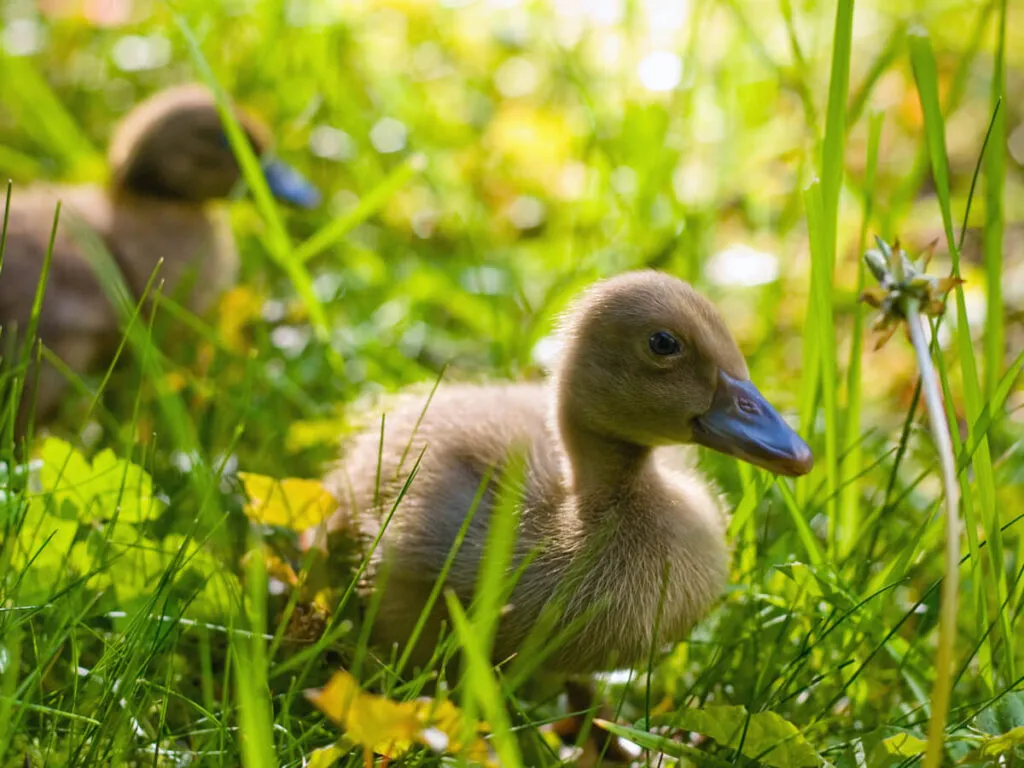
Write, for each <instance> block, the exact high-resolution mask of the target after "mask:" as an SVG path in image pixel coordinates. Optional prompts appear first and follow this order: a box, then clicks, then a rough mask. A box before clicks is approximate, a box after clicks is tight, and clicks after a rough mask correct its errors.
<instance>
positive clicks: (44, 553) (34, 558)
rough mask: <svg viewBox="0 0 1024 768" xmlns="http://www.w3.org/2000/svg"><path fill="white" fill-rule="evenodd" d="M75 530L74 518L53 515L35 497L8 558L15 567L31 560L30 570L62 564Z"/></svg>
mask: <svg viewBox="0 0 1024 768" xmlns="http://www.w3.org/2000/svg"><path fill="white" fill-rule="evenodd" d="M77 532H78V522H77V521H73V520H64V519H62V518H60V517H56V516H54V515H52V514H49V512H48V511H47V509H46V505H45V504H44V503H43V502H42V501H40V500H39V499H32V500H31V501H30V502H29V504H28V508H27V509H26V510H25V516H24V517H23V518H22V521H21V527H20V529H19V531H18V549H17V550H16V552H15V556H14V558H13V560H12V562H13V564H14V565H15V567H25V566H27V565H28V564H29V563H30V562H31V564H32V565H31V567H32V570H36V569H43V568H57V569H58V570H63V568H62V566H63V564H64V561H65V560H66V559H67V556H68V553H69V552H70V551H71V544H72V542H74V540H75V534H76V533H77Z"/></svg>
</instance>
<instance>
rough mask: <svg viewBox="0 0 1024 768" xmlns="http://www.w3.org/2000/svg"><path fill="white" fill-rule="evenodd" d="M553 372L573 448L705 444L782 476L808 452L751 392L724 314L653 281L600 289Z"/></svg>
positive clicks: (661, 278) (673, 282) (569, 321)
mask: <svg viewBox="0 0 1024 768" xmlns="http://www.w3.org/2000/svg"><path fill="white" fill-rule="evenodd" d="M562 349H563V357H562V359H561V360H560V362H559V364H558V367H557V369H556V372H555V377H556V382H557V385H556V390H555V391H556V397H557V404H556V409H557V414H558V420H559V426H560V428H561V432H562V434H563V438H564V439H566V441H567V443H568V445H567V447H568V448H569V451H570V453H571V452H572V451H573V443H574V442H578V441H581V440H582V441H590V440H592V438H595V437H596V438H601V439H603V440H604V441H613V442H616V443H619V444H623V445H632V446H639V447H642V448H654V447H657V446H661V445H671V444H680V443H698V444H701V445H704V446H707V447H709V448H712V449H714V450H716V451H720V452H722V453H726V454H729V455H732V456H736V457H737V458H740V459H742V460H744V461H747V462H749V463H751V464H755V465H757V466H760V467H764V468H765V469H768V470H770V471H772V472H775V473H778V474H783V475H802V474H805V473H807V472H809V471H810V469H811V467H812V466H813V462H814V458H813V456H812V454H811V450H810V448H809V447H808V446H807V444H806V443H805V442H804V441H803V440H802V439H801V438H800V436H799V435H797V434H796V432H794V431H793V430H792V429H791V428H790V427H789V425H788V424H786V422H785V421H784V420H783V419H782V417H781V416H780V415H779V414H778V413H777V412H776V411H775V409H774V408H772V406H771V405H770V404H769V403H768V401H767V400H765V398H764V397H763V396H762V395H761V393H760V392H759V391H758V390H757V388H756V387H755V386H754V385H753V384H752V383H751V381H750V375H749V372H748V371H747V364H746V361H745V360H744V359H743V354H742V353H741V352H740V350H739V348H738V347H737V345H736V342H735V340H734V339H733V337H732V334H731V333H729V330H728V328H727V327H726V325H725V321H724V320H723V319H722V316H721V315H720V314H719V312H718V310H716V309H715V307H714V306H713V305H712V304H711V302H710V301H708V300H707V299H706V298H704V297H703V296H702V295H701V294H699V293H697V292H696V291H695V290H694V289H693V288H692V287H690V285H689V284H687V283H685V282H683V281H682V280H679V279H677V278H675V277H672V276H670V275H666V274H664V273H660V272H654V271H642V272H629V273H626V274H623V275H620V276H618V277H615V278H612V279H610V280H605V281H603V282H600V283H598V284H597V285H595V286H594V287H593V288H591V289H590V290H588V291H587V292H586V293H585V294H584V295H583V296H582V297H581V299H580V300H579V301H578V302H577V303H576V305H575V306H574V307H573V309H572V310H571V311H570V312H569V314H568V315H567V316H566V318H565V321H564V323H563V327H562Z"/></svg>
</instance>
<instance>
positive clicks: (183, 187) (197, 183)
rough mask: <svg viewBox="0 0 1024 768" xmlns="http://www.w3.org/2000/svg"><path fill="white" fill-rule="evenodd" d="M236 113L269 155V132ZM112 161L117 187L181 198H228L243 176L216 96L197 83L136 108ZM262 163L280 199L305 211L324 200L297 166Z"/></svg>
mask: <svg viewBox="0 0 1024 768" xmlns="http://www.w3.org/2000/svg"><path fill="white" fill-rule="evenodd" d="M235 114H236V117H237V118H238V121H239V123H240V125H241V127H242V130H243V131H244V133H245V135H246V138H247V139H248V140H249V143H250V144H251V145H252V148H253V151H254V152H255V153H256V155H257V157H260V158H264V156H265V155H266V154H267V151H268V149H269V147H270V144H271V135H270V131H269V130H268V129H267V128H266V126H264V125H263V124H262V123H261V122H259V121H258V120H257V119H256V118H254V117H253V116H251V115H249V114H246V113H244V112H242V111H241V110H236V112H235ZM109 161H110V167H111V174H112V180H113V183H114V186H115V188H118V189H121V190H124V191H126V192H129V193H132V194H137V195H142V196H146V197H157V198H164V199H168V200H177V201H182V202H192V203H201V202H204V201H206V200H213V199H217V198H225V197H228V196H229V194H230V193H231V191H232V190H233V189H234V187H235V185H236V184H238V181H239V179H241V176H242V174H241V169H240V168H239V165H238V161H237V159H236V158H235V154H234V152H233V151H232V149H231V145H230V143H229V142H228V139H227V134H226V133H225V131H224V126H223V123H222V122H221V118H220V114H219V112H218V111H217V106H216V103H215V101H214V98H213V94H212V93H210V91H209V90H207V89H206V88H204V87H202V86H199V85H184V86H178V87H174V88H168V89H166V90H164V91H161V92H159V93H157V94H155V95H154V96H152V97H150V98H149V99H147V100H146V101H144V102H142V103H141V104H139V105H138V106H137V107H135V109H133V110H132V111H131V112H130V113H129V114H128V115H127V117H126V118H125V119H124V120H123V121H122V122H121V124H120V125H119V126H118V128H117V130H116V131H115V133H114V137H113V139H112V141H111V143H110V151H109ZM261 162H262V165H263V172H264V175H265V176H266V179H267V183H268V185H269V186H270V190H271V192H272V193H273V194H274V195H275V196H276V197H277V198H278V199H280V200H283V201H284V202H287V203H291V204H293V205H298V206H301V207H304V208H313V207H315V206H316V205H318V204H319V202H320V194H319V192H318V191H317V190H316V188H315V187H313V186H312V185H311V184H310V183H309V182H308V181H306V180H305V179H303V178H302V176H300V175H299V173H298V172H297V171H295V170H294V169H292V168H291V167H289V166H287V165H285V164H284V163H282V162H280V161H278V160H273V159H263V160H261Z"/></svg>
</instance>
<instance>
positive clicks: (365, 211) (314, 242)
mask: <svg viewBox="0 0 1024 768" xmlns="http://www.w3.org/2000/svg"><path fill="white" fill-rule="evenodd" d="M426 165H427V163H426V158H425V157H424V156H423V155H412V156H411V157H409V158H408V159H406V161H405V162H403V163H402V164H401V165H399V166H398V167H397V168H395V169H394V170H393V171H392V172H391V173H390V174H389V175H388V176H387V177H386V178H385V179H384V180H382V181H381V182H380V184H378V185H377V186H376V187H374V188H373V189H371V190H370V191H369V192H368V193H367V194H366V195H364V196H363V198H362V199H361V200H360V201H359V202H358V203H357V204H356V205H355V206H353V207H352V208H351V209H349V210H348V211H346V212H345V213H344V214H343V215H341V216H339V217H338V218H336V219H335V220H334V221H332V222H330V223H329V224H327V225H325V226H324V227H322V228H321V229H320V230H319V231H318V232H316V234H314V235H312V236H310V238H309V239H308V240H306V241H305V242H304V243H302V245H300V246H298V247H297V248H296V249H295V253H294V255H293V258H294V259H295V260H296V261H298V262H299V263H300V264H305V263H306V262H307V261H309V260H310V259H312V258H313V257H314V256H317V255H318V254H320V253H323V252H324V251H325V250H327V249H328V248H330V247H331V246H332V245H334V244H335V243H336V242H338V241H339V240H341V239H342V238H343V237H344V236H345V235H347V234H348V233H349V232H351V231H352V230H353V229H355V228H356V227H358V226H359V225H360V224H362V223H363V222H364V221H366V220H367V219H368V218H370V217H371V216H372V215H373V214H375V213H376V212H377V211H379V210H380V209H381V208H382V207H383V206H384V204H385V203H386V202H387V201H388V200H390V199H391V196H392V195H393V194H395V192H397V191H398V190H399V189H401V188H402V187H403V186H405V185H406V184H407V183H408V181H409V179H411V178H412V177H413V176H415V175H416V174H417V173H420V172H421V171H422V170H423V169H424V168H426Z"/></svg>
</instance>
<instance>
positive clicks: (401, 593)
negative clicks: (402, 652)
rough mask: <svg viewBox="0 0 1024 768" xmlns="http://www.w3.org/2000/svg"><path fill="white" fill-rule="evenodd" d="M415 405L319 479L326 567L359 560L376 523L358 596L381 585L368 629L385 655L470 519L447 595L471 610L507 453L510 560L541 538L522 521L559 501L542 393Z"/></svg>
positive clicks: (432, 634) (475, 395) (400, 405)
mask: <svg viewBox="0 0 1024 768" xmlns="http://www.w3.org/2000/svg"><path fill="white" fill-rule="evenodd" d="M426 401H427V396H426V394H424V395H422V396H415V395H407V396H404V397H402V398H400V399H399V401H398V402H397V403H396V404H395V405H394V407H392V408H390V409H388V410H387V411H386V414H385V418H384V422H383V423H384V427H383V439H382V436H381V428H380V422H379V421H378V422H377V426H376V428H374V427H373V426H371V427H369V428H368V429H367V430H366V431H365V432H362V433H361V434H359V435H357V436H356V438H355V439H354V440H353V441H352V442H351V443H350V444H349V446H348V448H347V450H345V452H344V458H343V459H342V460H341V461H340V462H339V463H338V465H337V466H336V467H335V469H334V470H333V471H331V472H330V474H329V475H328V476H327V478H326V484H327V487H328V488H329V489H330V490H331V492H332V493H333V494H334V495H335V497H336V498H337V499H338V511H337V513H336V514H335V515H334V517H333V518H332V519H331V520H330V521H329V523H328V529H329V531H330V533H329V536H328V541H327V543H328V549H329V551H330V552H331V554H332V559H333V556H334V553H335V552H337V551H338V550H343V549H344V548H345V543H346V542H347V543H351V542H352V541H358V542H359V543H360V544H361V546H362V551H363V552H365V551H366V549H365V547H366V545H367V544H368V543H369V542H371V541H373V539H374V538H375V537H376V536H377V534H378V533H380V531H381V527H382V525H384V523H385V521H387V527H386V529H385V530H384V534H383V537H382V545H381V546H380V547H378V549H377V550H376V551H375V553H374V555H373V556H372V557H371V560H370V567H369V569H368V571H367V577H366V582H365V584H364V588H365V589H366V590H367V591H370V590H375V589H377V588H380V587H381V586H382V584H386V586H384V587H383V596H382V599H381V602H380V606H379V611H378V614H377V618H376V620H375V624H374V627H375V634H376V636H377V638H378V640H379V641H380V642H382V643H383V644H384V645H389V644H390V643H393V642H397V643H403V642H404V641H405V639H406V638H407V637H408V635H409V633H410V632H411V630H412V627H413V625H414V624H415V622H416V621H417V618H418V616H419V614H420V611H421V610H422V608H423V605H424V603H425V602H426V600H427V598H428V596H429V594H430V592H431V590H432V588H433V586H434V584H435V582H436V580H437V578H438V576H439V575H440V574H441V572H442V569H443V567H444V564H445V561H446V559H447V558H448V555H449V552H451V551H452V548H453V546H454V544H455V543H456V540H457V538H458V535H459V531H460V528H462V526H463V524H464V523H465V522H466V518H467V515H469V514H470V512H471V511H472V512H473V517H472V519H471V521H470V522H469V524H468V526H467V528H466V534H465V538H464V539H463V541H462V544H461V546H460V547H459V549H458V554H457V555H456V557H455V559H454V561H453V563H452V567H451V569H450V571H449V572H448V577H447V582H446V584H447V586H448V587H449V588H452V589H453V590H454V591H455V592H456V594H457V595H458V596H459V597H460V599H462V600H463V601H466V602H467V603H468V601H469V600H470V599H471V598H472V595H473V592H474V588H475V585H476V575H477V570H478V567H479V563H480V560H481V557H482V556H483V553H484V551H485V548H486V546H487V532H488V523H489V520H490V515H491V510H492V508H493V506H494V504H495V502H496V500H497V499H498V498H499V496H500V492H501V490H502V489H503V488H506V487H509V486H508V485H507V484H505V483H504V481H503V476H502V470H503V468H504V467H505V466H506V465H507V462H508V461H509V459H510V457H511V456H512V454H513V452H516V451H522V452H525V454H526V455H527V456H528V466H527V471H526V476H525V478H523V480H522V482H520V483H518V484H517V485H516V486H515V487H511V488H510V489H511V490H512V491H514V492H515V493H517V494H518V495H519V497H520V499H521V501H522V502H523V503H522V515H523V517H522V522H521V524H520V528H519V534H520V552H522V551H524V550H526V551H528V550H529V549H530V548H532V546H533V543H532V542H531V541H530V539H531V538H532V535H531V532H532V531H534V530H537V531H540V530H542V528H543V526H538V525H532V524H531V523H530V520H532V519H534V518H538V517H543V516H544V510H545V509H546V508H549V507H550V506H552V505H554V504H557V503H558V500H559V499H560V497H561V485H560V467H559V463H558V458H557V447H556V445H555V444H554V442H553V440H552V439H551V434H550V432H549V430H548V426H547V418H546V417H547V410H548V409H547V394H546V391H545V389H544V388H542V387H540V386H536V385H509V386H482V387H472V386H451V387H444V386H442V387H441V388H440V389H439V390H438V392H437V393H436V394H435V396H434V398H433V400H432V401H431V402H430V405H429V407H426ZM392 511H393V514H392ZM389 516H390V520H389V519H388V518H389ZM307 541H308V539H307ZM385 566H389V567H385ZM385 574H386V575H385ZM443 616H444V612H443V610H441V609H440V607H437V606H435V610H434V612H433V613H432V614H431V616H430V618H429V621H428V624H427V628H426V631H425V634H424V636H423V641H422V643H421V644H422V648H423V649H424V653H429V651H430V650H431V649H432V648H433V645H432V642H433V640H432V639H431V638H436V634H437V632H438V631H439V627H440V623H441V622H442V621H443ZM414 658H415V659H417V660H419V661H422V660H423V659H420V658H419V655H418V654H417V655H416V656H414Z"/></svg>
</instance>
